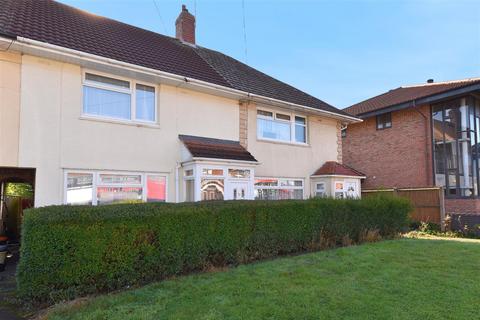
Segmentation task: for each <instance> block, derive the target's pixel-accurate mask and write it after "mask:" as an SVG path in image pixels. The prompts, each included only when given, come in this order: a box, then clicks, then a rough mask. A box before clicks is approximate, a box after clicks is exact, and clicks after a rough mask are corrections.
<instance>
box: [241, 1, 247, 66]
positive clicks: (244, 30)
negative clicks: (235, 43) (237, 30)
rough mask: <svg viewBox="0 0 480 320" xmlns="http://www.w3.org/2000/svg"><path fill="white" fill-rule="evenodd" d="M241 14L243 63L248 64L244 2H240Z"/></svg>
mask: <svg viewBox="0 0 480 320" xmlns="http://www.w3.org/2000/svg"><path fill="white" fill-rule="evenodd" d="M242 14H243V42H244V45H245V63H248V54H247V53H248V52H247V27H246V23H245V0H242Z"/></svg>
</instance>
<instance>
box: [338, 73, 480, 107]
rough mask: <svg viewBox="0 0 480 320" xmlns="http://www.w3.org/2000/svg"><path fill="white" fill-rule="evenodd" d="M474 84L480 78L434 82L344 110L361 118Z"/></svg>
mask: <svg viewBox="0 0 480 320" xmlns="http://www.w3.org/2000/svg"><path fill="white" fill-rule="evenodd" d="M474 84H480V78H471V79H463V80H456V81H446V82H436V83H435V82H433V83H425V84H420V85H413V86H405V87H399V88H397V89H393V90H390V91H388V92H385V93H382V94H380V95H378V96H376V97H373V98H370V99H367V100H365V101H362V102H359V103H357V104H354V105H353V106H350V107H348V108H346V109H343V110H344V111H346V112H348V113H350V114H352V115H354V116H359V115H361V114H364V113H367V112H372V111H377V110H380V109H383V108H387V107H391V106H395V105H398V104H403V103H407V102H413V100H416V99H419V98H425V97H429V96H433V95H436V94H439V93H444V92H448V91H450V90H455V89H460V88H463V87H466V86H470V85H474Z"/></svg>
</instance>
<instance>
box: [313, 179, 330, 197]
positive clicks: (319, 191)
mask: <svg viewBox="0 0 480 320" xmlns="http://www.w3.org/2000/svg"><path fill="white" fill-rule="evenodd" d="M326 196H327V194H326V190H325V182H317V183H316V184H315V197H318V198H324V197H326Z"/></svg>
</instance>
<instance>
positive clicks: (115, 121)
mask: <svg viewBox="0 0 480 320" xmlns="http://www.w3.org/2000/svg"><path fill="white" fill-rule="evenodd" d="M79 119H80V120H88V121H97V122H104V123H112V124H122V125H127V126H134V127H144V128H152V129H159V128H160V125H159V124H158V123H156V122H152V123H148V122H137V121H129V120H120V119H110V118H101V117H94V116H89V115H81V116H80V117H79Z"/></svg>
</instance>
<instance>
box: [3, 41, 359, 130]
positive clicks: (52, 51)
mask: <svg viewBox="0 0 480 320" xmlns="http://www.w3.org/2000/svg"><path fill="white" fill-rule="evenodd" d="M13 40H14V42H13V43H11V42H12V38H8V37H6V36H3V37H2V36H0V43H1V42H7V41H8V43H10V49H11V50H16V51H20V52H25V53H27V54H32V55H37V56H40V57H45V58H50V59H54V60H59V61H63V62H68V63H73V64H79V65H81V66H84V67H91V68H94V66H95V65H98V66H101V67H102V68H101V69H108V68H115V69H118V68H120V70H121V69H123V70H124V72H130V74H131V72H135V73H138V74H143V75H145V76H148V77H150V78H151V79H155V78H156V79H159V80H161V81H159V82H160V83H164V84H171V85H176V86H182V87H184V88H190V89H192V90H196V91H200V92H206V93H211V94H216V95H220V96H222V97H227V98H232V99H238V100H242V99H248V100H253V101H256V102H261V103H267V104H275V105H278V104H280V105H283V106H284V107H288V108H298V109H301V110H303V111H305V112H309V113H313V114H318V115H321V116H323V117H327V118H333V119H336V120H340V121H342V122H345V123H356V122H362V121H363V120H361V119H360V118H358V117H355V116H348V115H343V114H341V113H335V112H330V111H326V110H322V109H317V108H312V107H308V106H303V105H299V104H295V103H291V102H287V101H283V100H278V99H274V98H270V97H265V96H261V95H257V94H252V93H249V92H244V91H241V90H237V89H233V88H228V87H225V86H221V85H217V84H213V83H210V82H206V81H202V80H197V79H194V78H188V77H184V76H181V75H177V74H172V73H168V72H164V71H160V70H156V69H151V68H147V67H142V66H139V65H135V64H131V63H127V62H123V61H119V60H115V59H110V58H106V57H102V56H98V55H94V54H90V53H86V52H83V51H78V50H74V49H69V48H66V47H61V46H57V45H53V44H49V43H45V42H41V41H37V40H33V39H29V38H25V37H19V36H17V37H16V40H15V39H13ZM102 71H108V70H102Z"/></svg>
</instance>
